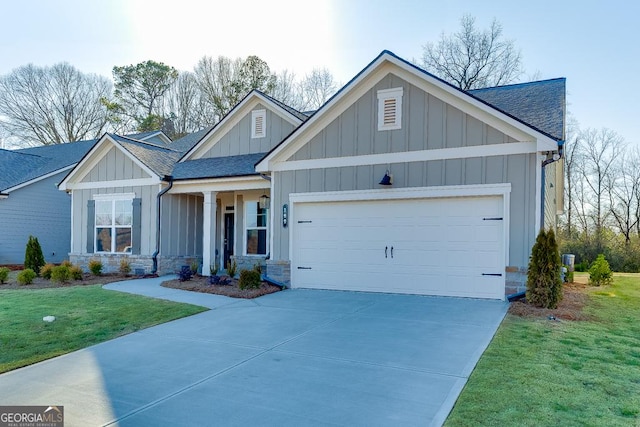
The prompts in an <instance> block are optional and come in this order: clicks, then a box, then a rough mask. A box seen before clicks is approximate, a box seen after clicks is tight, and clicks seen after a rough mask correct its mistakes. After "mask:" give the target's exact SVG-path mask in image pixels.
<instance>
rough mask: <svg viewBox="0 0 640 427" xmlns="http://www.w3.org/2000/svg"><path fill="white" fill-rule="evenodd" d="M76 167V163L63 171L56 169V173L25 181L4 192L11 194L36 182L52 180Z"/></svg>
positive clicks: (62, 169)
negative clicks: (55, 176) (53, 177)
mask: <svg viewBox="0 0 640 427" xmlns="http://www.w3.org/2000/svg"><path fill="white" fill-rule="evenodd" d="M75 165H76V163H74V164H72V165H69V166H66V167H64V168H61V169H56V170H55V171H53V172H49V173H48V174H45V175H41V176H39V177H37V178H33V179H31V180H29V181H25V182H23V183H21V184H18V185H15V186H13V187H9V188H7V189H6V190H4V192H5V193H11V192H12V191H16V190H19V189H21V188H22V187H26V186H27V185H31V184H35V183H36V182H38V181H42V180H43V179H47V178H51V177H52V176H54V175H57V174H59V173H62V172H64V171H68V170H69V169H73V168H74V167H75Z"/></svg>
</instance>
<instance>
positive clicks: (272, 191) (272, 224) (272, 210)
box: [269, 175, 282, 257]
mask: <svg viewBox="0 0 640 427" xmlns="http://www.w3.org/2000/svg"><path fill="white" fill-rule="evenodd" d="M269 183H270V184H271V186H270V188H269V197H270V199H269V212H270V213H271V215H269V222H270V224H269V225H270V228H271V233H269V254H270V255H271V256H272V257H273V235H274V234H276V233H275V231H274V230H275V228H274V227H275V220H274V217H275V216H276V215H275V214H276V210H275V208H274V207H275V203H276V200H275V197H274V196H273V195H274V194H276V191H275V182H274V176H273V175H271V181H269ZM279 212H282V211H281V210H280V211H279ZM281 225H282V224H280V226H281Z"/></svg>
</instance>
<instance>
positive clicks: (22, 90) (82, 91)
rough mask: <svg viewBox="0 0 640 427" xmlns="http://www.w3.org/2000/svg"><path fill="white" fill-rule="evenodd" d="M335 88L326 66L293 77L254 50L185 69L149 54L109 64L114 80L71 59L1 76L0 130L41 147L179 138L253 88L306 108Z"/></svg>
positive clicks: (206, 124)
mask: <svg viewBox="0 0 640 427" xmlns="http://www.w3.org/2000/svg"><path fill="white" fill-rule="evenodd" d="M338 88H339V84H338V82H337V81H336V80H335V78H334V77H333V75H332V74H331V72H330V71H329V70H327V69H326V68H318V69H314V70H312V71H311V72H310V73H308V74H306V75H305V76H303V77H302V78H300V79H298V78H296V76H295V75H294V74H293V73H292V72H290V71H288V70H285V71H282V72H279V73H275V72H273V71H272V70H271V69H270V67H269V65H268V64H267V63H266V62H265V61H263V60H262V59H260V58H259V57H257V56H253V55H252V56H248V57H247V58H244V59H243V58H235V59H232V58H228V57H225V56H219V57H217V58H213V57H210V56H204V57H202V58H201V59H200V60H199V61H198V63H197V64H196V66H195V67H194V69H193V70H192V71H182V72H179V71H178V70H176V69H175V68H174V67H172V66H170V65H166V64H164V63H162V62H156V61H153V60H148V61H144V62H141V63H139V64H133V65H126V66H115V67H113V80H110V79H108V78H106V77H104V76H99V75H96V74H87V73H83V72H81V71H80V70H78V69H77V68H75V67H74V66H73V65H71V64H68V63H59V64H55V65H53V66H45V67H39V66H35V65H32V64H29V65H25V66H22V67H19V68H17V69H14V70H13V71H11V72H10V73H8V74H7V75H4V76H0V137H3V136H4V137H5V138H6V137H10V138H12V139H13V140H15V141H17V144H18V145H21V146H38V145H52V144H62V143H65V142H73V141H79V140H85V139H94V138H97V137H99V136H100V135H101V134H102V133H104V132H107V131H109V132H116V133H132V132H144V131H148V130H155V129H162V130H163V131H165V133H167V135H169V136H170V137H172V138H176V137H180V136H183V135H186V134H188V133H191V132H195V131H197V130H200V129H203V128H206V127H209V126H212V125H214V124H215V123H217V122H218V121H219V120H220V119H221V118H222V117H224V116H225V115H226V114H227V113H228V112H229V111H230V110H231V108H233V107H234V106H235V105H236V104H237V103H238V102H240V100H241V99H242V97H244V96H245V95H246V94H247V93H248V92H249V91H250V90H252V89H259V90H261V91H263V92H264V93H266V94H267V95H270V96H272V97H274V98H275V99H277V100H279V101H281V102H284V103H285V104H287V105H289V106H291V107H293V108H296V109H298V110H300V111H308V110H315V109H317V108H319V107H320V106H321V105H322V104H323V103H324V102H325V101H326V100H327V99H329V98H330V97H331V96H332V95H333V94H334V93H335V91H336V90H337V89H338Z"/></svg>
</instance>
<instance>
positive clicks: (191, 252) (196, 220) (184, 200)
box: [160, 194, 203, 257]
mask: <svg viewBox="0 0 640 427" xmlns="http://www.w3.org/2000/svg"><path fill="white" fill-rule="evenodd" d="M202 207H203V197H202V196H195V195H188V194H165V195H164V196H162V223H161V231H160V245H161V247H160V254H161V255H162V256H163V257H164V256H198V257H201V256H202V214H203V210H202Z"/></svg>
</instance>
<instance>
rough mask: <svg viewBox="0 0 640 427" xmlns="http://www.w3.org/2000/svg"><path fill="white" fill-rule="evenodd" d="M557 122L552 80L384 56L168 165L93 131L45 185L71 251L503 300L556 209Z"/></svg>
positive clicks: (162, 152) (149, 151) (560, 136)
mask: <svg viewBox="0 0 640 427" xmlns="http://www.w3.org/2000/svg"><path fill="white" fill-rule="evenodd" d="M564 120H565V80H564V79H553V80H546V81H541V82H532V83H524V84H516V85H509V86H502V87H497V88H487V89H482V90H475V91H468V92H465V91H462V90H459V89H457V88H455V87H453V86H451V85H450V84H448V83H446V82H444V81H442V80H440V79H438V78H437V77H435V76H433V75H431V74H429V73H428V72H426V71H424V70H422V69H420V68H418V67H416V66H415V65H413V64H411V63H409V62H407V61H405V60H403V59H401V58H399V57H397V56H396V55H394V54H393V53H391V52H388V51H383V52H382V53H381V54H380V55H379V56H378V57H377V58H375V59H374V60H373V61H372V62H371V63H370V64H369V65H367V66H366V67H365V68H364V69H363V70H362V71H361V72H360V73H359V74H358V75H356V76H355V77H354V78H353V79H352V80H351V81H350V82H349V83H347V84H346V85H345V86H344V87H343V88H342V89H341V90H340V91H339V92H338V93H337V94H336V95H334V96H333V97H332V98H331V99H330V100H329V101H328V102H327V103H326V104H325V105H323V106H322V107H321V108H320V109H319V110H318V111H316V112H315V113H313V114H312V115H311V116H310V117H308V116H307V115H305V114H303V113H300V112H297V111H295V110H293V109H291V108H290V107H288V106H286V105H284V104H282V103H280V102H278V101H276V100H274V99H273V98H270V97H268V96H267V95H265V94H262V93H260V92H259V91H252V92H251V93H249V94H248V95H247V96H246V97H245V98H244V99H243V100H242V101H241V102H240V103H239V104H238V105H237V106H236V107H235V108H234V109H233V110H232V111H231V112H230V113H229V114H228V115H227V116H225V117H224V118H223V119H222V120H221V121H220V122H219V123H218V124H217V125H215V126H214V127H213V128H211V129H210V130H207V131H204V132H202V133H201V138H200V139H199V140H198V142H197V143H195V144H194V145H193V147H192V148H191V149H188V150H186V152H184V154H182V155H181V156H180V157H179V158H176V154H175V153H172V152H171V150H170V149H168V148H162V149H161V148H151V147H143V146H141V145H136V149H135V150H134V149H133V147H129V145H131V143H130V142H129V143H127V142H126V141H124V140H123V139H122V138H117V137H114V136H110V135H105V137H103V138H102V140H101V141H100V142H98V144H96V146H95V147H94V148H93V149H92V150H91V151H90V152H89V153H88V154H87V156H85V158H84V159H83V160H82V161H80V162H79V163H78V165H77V166H76V167H75V168H74V169H73V170H72V171H71V172H70V173H69V175H68V176H67V177H66V178H65V179H64V180H63V182H62V183H61V185H60V188H61V189H63V190H66V191H68V192H70V193H71V194H72V199H73V214H72V224H73V233H72V234H73V236H74V237H73V241H72V250H71V258H72V260H76V261H78V262H81V263H86V262H88V260H89V259H91V258H93V257H97V258H101V259H103V260H104V261H105V263H106V264H109V265H111V266H112V267H113V266H115V265H117V263H118V259H120V258H121V257H123V256H130V257H133V258H134V261H135V262H136V263H138V264H139V265H141V266H144V268H147V269H152V271H154V272H159V273H166V272H172V271H175V270H177V269H178V267H179V265H181V264H185V263H188V262H189V261H191V260H198V261H199V262H200V263H201V264H202V266H203V269H202V273H203V274H205V275H208V274H210V267H213V266H214V265H218V266H221V267H224V266H226V265H227V262H228V261H230V260H235V261H236V262H237V263H238V264H239V267H240V268H251V267H252V266H253V265H255V264H261V265H263V266H265V271H266V275H267V276H269V277H270V278H271V279H274V280H277V281H280V282H283V283H286V284H288V285H289V286H291V287H294V288H319V289H341V290H356V291H373V292H397V293H412V294H428V295H447V296H464V297H478V298H495V299H503V298H504V297H505V294H510V293H513V292H516V291H520V290H523V289H524V286H525V281H526V269H527V264H528V259H529V255H530V250H531V247H532V245H533V243H534V241H535V238H536V235H537V232H538V231H539V229H540V227H543V226H544V227H551V228H554V227H555V223H556V215H557V214H558V213H559V212H561V210H562V204H563V201H562V194H563V187H562V186H563V179H562V160H561V154H562V148H563V144H564ZM174 159H175V163H174V164H173V165H170V163H171V161H173V160H174ZM110 162H111V163H110ZM116 164H126V165H129V166H127V167H125V168H124V169H123V168H119V169H118V170H113V165H116ZM154 219H155V222H154ZM154 223H155V224H156V227H155V228H154V227H153V224H154ZM104 236H106V240H104V239H105V237H104ZM118 236H120V237H121V239H120V240H119V237H118ZM128 236H131V237H128ZM103 240H104V241H103ZM105 242H106V243H105ZM129 247H131V250H130V251H129ZM74 262H75V261H74Z"/></svg>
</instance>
